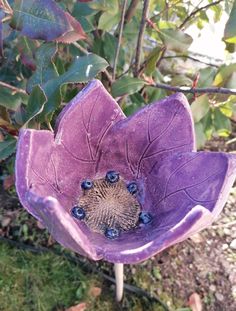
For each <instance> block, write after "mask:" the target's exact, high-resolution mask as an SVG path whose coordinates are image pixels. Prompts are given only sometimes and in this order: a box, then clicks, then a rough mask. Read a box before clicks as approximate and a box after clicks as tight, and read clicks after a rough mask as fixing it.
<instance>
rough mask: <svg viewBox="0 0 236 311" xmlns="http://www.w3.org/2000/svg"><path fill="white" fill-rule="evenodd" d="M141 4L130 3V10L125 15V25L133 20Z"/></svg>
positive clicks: (136, 2)
mask: <svg viewBox="0 0 236 311" xmlns="http://www.w3.org/2000/svg"><path fill="white" fill-rule="evenodd" d="M139 2H140V1H139V0H132V1H131V2H130V5H129V7H128V10H127V12H126V14H125V24H127V23H128V22H129V21H130V20H131V18H132V17H133V16H134V13H135V10H136V8H137V6H138V4H139Z"/></svg>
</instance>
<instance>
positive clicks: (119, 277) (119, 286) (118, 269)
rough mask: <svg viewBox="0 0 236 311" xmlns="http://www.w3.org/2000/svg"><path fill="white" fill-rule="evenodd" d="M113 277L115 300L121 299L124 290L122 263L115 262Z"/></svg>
mask: <svg viewBox="0 0 236 311" xmlns="http://www.w3.org/2000/svg"><path fill="white" fill-rule="evenodd" d="M114 270H115V279H116V301H118V302H119V301H121V300H122V297H123V291H124V264H123V263H115V264H114Z"/></svg>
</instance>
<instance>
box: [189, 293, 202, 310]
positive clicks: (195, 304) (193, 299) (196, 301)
mask: <svg viewBox="0 0 236 311" xmlns="http://www.w3.org/2000/svg"><path fill="white" fill-rule="evenodd" d="M188 304H189V306H190V308H191V310H192V311H202V301H201V298H200V296H199V295H198V294H197V293H193V294H192V295H191V296H190V297H189V300H188Z"/></svg>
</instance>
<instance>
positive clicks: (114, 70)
mask: <svg viewBox="0 0 236 311" xmlns="http://www.w3.org/2000/svg"><path fill="white" fill-rule="evenodd" d="M126 7H127V0H124V2H123V7H122V13H121V20H120V25H119V37H118V42H117V47H116V55H115V60H114V67H113V74H112V79H113V80H115V77H116V67H117V62H118V57H119V52H120V45H121V39H122V34H123V28H124V20H125V11H126Z"/></svg>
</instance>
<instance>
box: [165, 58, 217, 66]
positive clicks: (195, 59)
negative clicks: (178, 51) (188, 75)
mask: <svg viewBox="0 0 236 311" xmlns="http://www.w3.org/2000/svg"><path fill="white" fill-rule="evenodd" d="M168 58H185V59H191V60H193V61H194V62H198V63H201V64H204V65H207V66H211V67H216V68H219V67H220V66H219V65H216V64H211V63H208V62H204V61H203V60H200V59H198V58H196V57H193V56H190V55H167V56H163V59H168Z"/></svg>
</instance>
